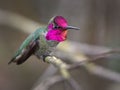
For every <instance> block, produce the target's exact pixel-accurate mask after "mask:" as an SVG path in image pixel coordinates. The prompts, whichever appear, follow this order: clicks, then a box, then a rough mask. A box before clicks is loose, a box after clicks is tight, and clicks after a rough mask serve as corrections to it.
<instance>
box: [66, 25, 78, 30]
mask: <svg viewBox="0 0 120 90" xmlns="http://www.w3.org/2000/svg"><path fill="white" fill-rule="evenodd" d="M66 29H74V30H80V28H78V27H74V26H67V27H66Z"/></svg>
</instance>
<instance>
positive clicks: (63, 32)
mask: <svg viewBox="0 0 120 90" xmlns="http://www.w3.org/2000/svg"><path fill="white" fill-rule="evenodd" d="M68 29H75V30H79V28H77V27H73V26H68V23H67V21H66V19H65V18H64V17H62V16H55V17H53V18H52V19H51V20H50V22H49V24H48V32H47V34H46V39H47V40H54V41H58V42H62V41H64V40H66V38H67V30H68Z"/></svg>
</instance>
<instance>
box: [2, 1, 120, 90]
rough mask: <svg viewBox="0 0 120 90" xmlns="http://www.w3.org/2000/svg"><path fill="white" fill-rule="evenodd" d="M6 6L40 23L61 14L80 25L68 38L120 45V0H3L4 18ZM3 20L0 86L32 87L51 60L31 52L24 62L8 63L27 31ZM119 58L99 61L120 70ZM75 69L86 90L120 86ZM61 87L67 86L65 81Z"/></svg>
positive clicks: (14, 89)
mask: <svg viewBox="0 0 120 90" xmlns="http://www.w3.org/2000/svg"><path fill="white" fill-rule="evenodd" d="M4 10H5V11H9V12H13V13H17V14H19V15H22V16H24V17H26V18H28V19H30V20H33V21H35V22H37V23H40V24H41V23H42V24H47V23H48V21H49V19H50V18H51V17H52V16H54V15H62V16H64V17H65V18H67V20H68V22H69V24H70V25H73V26H77V27H80V28H81V30H80V31H77V32H76V31H74V32H73V31H70V32H69V35H68V38H69V40H73V41H76V42H81V43H87V44H92V45H99V46H100V45H102V46H106V47H113V48H119V46H120V0H0V18H5V17H4V15H3V12H2V11H4ZM6 17H9V15H6ZM0 20H1V21H0V90H30V89H31V88H32V86H33V85H34V83H35V82H36V81H37V79H38V78H39V77H40V75H41V74H42V73H43V72H44V70H45V69H46V68H47V66H48V64H46V63H44V62H42V61H39V60H37V58H36V57H34V56H32V57H31V58H30V59H29V60H28V61H27V62H25V63H24V64H23V65H20V66H16V65H15V64H11V65H9V66H8V64H7V63H8V61H9V60H10V59H11V57H12V56H13V55H14V53H15V51H16V50H17V48H18V47H19V46H20V44H21V43H22V41H23V40H24V39H25V38H26V37H27V36H28V34H25V33H23V32H21V31H20V30H18V28H15V27H12V26H10V25H6V24H3V23H4V20H2V19H0ZM8 22H9V21H8ZM16 22H19V21H16ZM11 23H12V22H11ZM19 26H21V25H19ZM21 27H22V26H21ZM33 31H34V30H33ZM115 59H116V60H115ZM119 62H120V61H119V56H117V57H114V60H113V58H112V59H111V60H109V61H101V62H100V63H101V64H103V65H104V66H106V67H109V68H110V69H114V70H115V71H118V72H119V71H120V64H119ZM73 72H74V74H73V76H74V77H75V78H76V80H77V82H79V84H80V85H81V86H82V88H83V90H120V85H119V83H115V82H112V81H109V80H105V79H102V78H100V77H97V76H95V75H91V74H89V73H88V72H87V71H85V70H84V69H83V68H82V69H80V70H75V71H73ZM57 86H59V85H57ZM57 86H56V87H57ZM56 87H54V88H52V89H51V90H56V89H55V88H56ZM59 87H60V88H59V90H64V89H62V87H63V85H60V86H59ZM57 90H58V88H57Z"/></svg>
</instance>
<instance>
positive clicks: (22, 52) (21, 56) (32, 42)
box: [8, 29, 40, 65]
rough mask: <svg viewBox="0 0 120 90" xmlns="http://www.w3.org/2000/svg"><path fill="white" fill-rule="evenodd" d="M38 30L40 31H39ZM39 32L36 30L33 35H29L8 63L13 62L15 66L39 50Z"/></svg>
mask: <svg viewBox="0 0 120 90" xmlns="http://www.w3.org/2000/svg"><path fill="white" fill-rule="evenodd" d="M39 30H40V29H39ZM39 30H36V31H35V32H34V33H32V34H31V35H29V36H28V37H27V39H25V41H24V42H23V43H22V45H21V46H20V48H19V49H18V51H17V52H16V54H15V56H14V57H13V58H12V59H11V60H10V62H9V63H8V64H10V63H12V62H15V63H16V64H17V65H19V64H22V63H23V62H25V61H26V60H27V59H28V58H29V57H30V56H31V55H32V54H34V52H35V50H36V49H37V48H39V42H38V40H39V35H40V33H39Z"/></svg>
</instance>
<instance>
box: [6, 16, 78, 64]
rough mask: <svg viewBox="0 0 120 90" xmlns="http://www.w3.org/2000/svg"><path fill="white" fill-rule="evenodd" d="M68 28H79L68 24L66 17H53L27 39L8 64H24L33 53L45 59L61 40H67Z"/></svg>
mask: <svg viewBox="0 0 120 90" xmlns="http://www.w3.org/2000/svg"><path fill="white" fill-rule="evenodd" d="M68 29H75V30H79V28H77V27H73V26H68V23H67V21H66V19H65V18H64V17H62V16H55V17H53V18H52V19H50V21H49V23H48V26H46V27H41V28H39V29H37V30H36V31H35V32H33V33H32V34H30V35H29V36H28V37H27V38H26V39H25V41H24V42H23V43H22V45H21V46H20V48H19V49H18V51H17V52H16V54H15V56H14V57H13V58H12V59H11V61H10V62H9V63H8V64H10V63H12V62H14V63H16V64H17V65H19V64H22V63H23V62H25V61H26V60H27V59H28V58H29V57H30V56H31V55H35V56H37V57H38V58H42V59H44V57H45V56H47V55H50V53H51V52H52V51H53V49H54V48H55V47H56V46H57V45H58V44H59V43H60V42H62V41H64V40H66V38H67V32H68Z"/></svg>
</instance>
